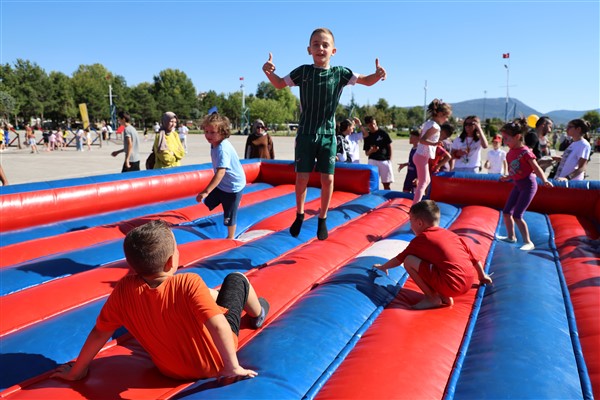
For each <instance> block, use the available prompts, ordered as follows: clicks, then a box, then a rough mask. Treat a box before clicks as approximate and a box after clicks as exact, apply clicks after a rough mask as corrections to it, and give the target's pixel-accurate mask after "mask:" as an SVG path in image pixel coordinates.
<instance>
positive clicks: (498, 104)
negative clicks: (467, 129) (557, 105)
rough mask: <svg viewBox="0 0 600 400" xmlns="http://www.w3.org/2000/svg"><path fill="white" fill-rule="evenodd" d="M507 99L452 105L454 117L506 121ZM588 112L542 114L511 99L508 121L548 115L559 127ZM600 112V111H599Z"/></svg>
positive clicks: (473, 101)
mask: <svg viewBox="0 0 600 400" xmlns="http://www.w3.org/2000/svg"><path fill="white" fill-rule="evenodd" d="M506 109H507V107H506V98H505V97H500V98H495V99H475V100H467V101H461V102H459V103H452V115H453V116H455V117H458V118H464V117H466V116H469V115H477V116H479V117H480V118H482V119H484V118H500V119H502V120H504V116H505V113H506ZM587 111H588V110H586V111H569V110H558V111H551V112H548V113H541V112H539V111H537V110H535V109H533V108H531V107H529V106H528V105H526V104H525V103H523V102H521V101H519V100H517V99H513V98H509V99H508V119H513V118H518V117H520V116H521V115H523V116H525V117H527V116H528V115H531V114H535V115H537V116H540V117H541V116H542V115H547V116H549V117H550V118H552V120H553V121H554V123H555V124H557V125H564V124H566V123H567V122H569V121H570V120H572V119H575V118H581V116H582V115H583V114H585V113H586V112H587ZM598 112H600V109H598Z"/></svg>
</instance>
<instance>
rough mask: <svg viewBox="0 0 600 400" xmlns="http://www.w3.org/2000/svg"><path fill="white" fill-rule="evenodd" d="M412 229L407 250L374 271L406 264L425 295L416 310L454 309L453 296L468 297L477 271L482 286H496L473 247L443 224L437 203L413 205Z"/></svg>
mask: <svg viewBox="0 0 600 400" xmlns="http://www.w3.org/2000/svg"><path fill="white" fill-rule="evenodd" d="M409 217H410V228H411V229H412V230H413V232H414V233H415V235H416V236H415V238H414V239H413V240H411V242H410V243H409V244H408V246H407V247H406V249H404V251H403V252H402V253H400V254H398V255H397V256H396V257H394V258H392V259H391V260H389V261H388V262H386V263H385V264H383V265H381V264H375V265H373V267H374V268H377V269H380V270H382V271H386V272H387V270H388V269H390V268H394V267H397V266H399V265H400V264H402V263H404V268H405V269H406V272H408V274H409V275H410V277H411V278H412V279H413V281H414V282H415V283H416V284H417V286H418V287H419V288H420V289H421V290H422V291H423V293H424V294H425V298H424V299H423V300H421V301H420V302H419V303H417V304H415V305H414V306H413V308H414V309H416V310H425V309H429V308H436V307H441V306H444V305H447V306H451V305H453V304H454V300H453V299H452V296H459V295H461V294H465V293H466V292H467V291H468V290H469V289H470V288H471V285H472V284H473V279H474V276H473V269H475V271H477V276H478V278H479V283H480V284H481V285H485V284H490V283H492V278H490V276H489V275H488V274H486V273H485V271H484V270H483V265H482V264H481V261H479V260H478V259H476V258H475V256H474V255H473V253H471V250H470V249H469V246H467V244H466V243H465V242H464V241H463V239H462V238H461V237H460V236H458V235H457V234H455V233H454V232H452V231H449V230H447V229H444V228H442V227H440V226H438V225H439V223H440V209H439V207H438V206H437V204H436V203H435V201H433V200H423V201H420V202H418V203H416V204H413V205H412V207H411V208H410V212H409Z"/></svg>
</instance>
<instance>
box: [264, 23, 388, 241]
mask: <svg viewBox="0 0 600 400" xmlns="http://www.w3.org/2000/svg"><path fill="white" fill-rule="evenodd" d="M307 50H308V54H309V55H310V56H312V61H313V63H312V65H302V66H300V67H298V68H296V69H294V70H293V71H292V72H290V74H289V75H287V76H285V77H284V78H281V77H279V76H278V75H277V74H276V73H275V64H273V55H272V54H271V53H269V59H268V61H267V62H266V63H265V64H264V65H263V71H264V73H265V75H266V76H267V78H269V81H270V82H271V84H273V86H275V88H277V89H283V88H284V87H286V86H299V87H300V105H301V113H300V124H299V126H298V133H297V135H296V146H295V158H294V159H295V162H296V219H295V220H294V222H293V223H292V226H291V227H290V234H291V235H292V236H293V237H297V236H298V235H299V234H300V230H301V229H302V223H303V221H304V201H305V200H306V189H307V186H308V180H309V177H310V173H311V172H313V171H314V170H316V171H317V172H320V173H321V209H320V210H319V220H318V225H317V226H318V228H317V238H318V239H319V240H325V239H327V237H328V236H329V234H328V232H327V223H326V220H327V211H328V209H329V203H330V202H331V196H332V194H333V174H334V172H335V157H336V148H335V147H336V138H335V133H336V132H335V111H336V110H337V106H338V104H339V102H340V96H341V95H342V90H343V88H344V87H345V86H347V85H354V84H356V83H359V84H361V85H366V86H371V85H373V84H375V83H376V82H378V81H379V80H383V79H385V77H386V72H385V69H383V68H382V67H381V66H380V65H379V59H375V72H374V73H373V74H371V75H368V76H364V75H360V74H355V73H353V72H352V71H351V70H350V69H348V68H346V67H341V66H331V65H330V60H331V56H332V55H334V54H335V53H336V52H337V49H336V47H335V40H334V37H333V33H332V32H331V31H330V30H329V29H327V28H318V29H315V30H314V31H313V32H312V33H311V35H310V39H309V42H308V48H307ZM315 166H316V168H315Z"/></svg>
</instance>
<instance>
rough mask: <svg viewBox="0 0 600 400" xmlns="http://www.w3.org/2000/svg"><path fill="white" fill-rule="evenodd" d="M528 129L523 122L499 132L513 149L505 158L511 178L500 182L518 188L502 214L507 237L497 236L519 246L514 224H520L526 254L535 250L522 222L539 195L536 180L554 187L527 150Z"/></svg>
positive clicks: (503, 178) (522, 248)
mask: <svg viewBox="0 0 600 400" xmlns="http://www.w3.org/2000/svg"><path fill="white" fill-rule="evenodd" d="M527 129H528V128H527V120H525V118H520V119H516V120H515V121H513V122H510V123H508V124H505V125H504V126H503V127H502V129H501V130H500V132H501V133H502V138H503V139H504V143H506V145H507V146H508V148H509V149H510V150H509V151H508V154H507V155H506V160H507V162H508V176H502V177H501V178H500V180H501V181H508V180H512V181H513V183H514V184H515V187H514V188H513V190H512V191H511V192H510V195H509V196H508V200H506V205H505V206H504V209H503V210H502V213H503V217H504V224H505V225H506V232H507V235H508V236H498V239H500V240H503V241H505V242H509V243H516V242H517V237H516V235H515V224H517V227H518V228H519V231H520V232H521V236H522V237H523V245H522V246H521V250H524V251H529V250H533V249H535V246H534V244H533V243H532V242H531V238H530V237H529V229H528V228H527V223H526V222H525V220H524V219H523V214H524V213H525V210H527V207H529V204H530V203H531V201H532V200H533V197H534V196H535V193H536V192H537V188H538V185H537V181H536V179H535V176H536V175H537V176H538V177H539V178H540V179H541V180H542V181H543V182H544V186H546V187H552V183H551V182H548V180H547V179H546V176H545V175H544V171H542V169H541V168H540V166H539V165H538V163H537V162H536V161H535V155H534V154H533V153H532V151H531V149H529V147H527V146H525V143H524V136H525V134H526V133H527Z"/></svg>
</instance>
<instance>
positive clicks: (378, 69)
mask: <svg viewBox="0 0 600 400" xmlns="http://www.w3.org/2000/svg"><path fill="white" fill-rule="evenodd" d="M375 73H376V74H377V76H378V77H379V79H381V80H382V81H385V78H386V77H387V73H386V72H385V69H384V68H383V67H382V66H380V65H379V58H376V59H375Z"/></svg>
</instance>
